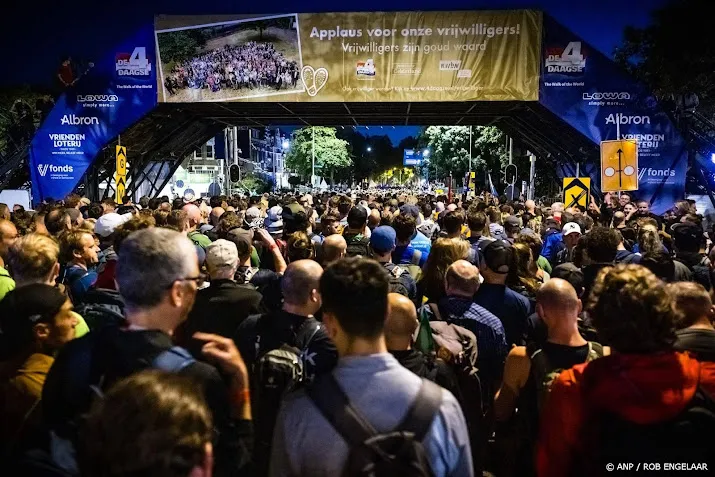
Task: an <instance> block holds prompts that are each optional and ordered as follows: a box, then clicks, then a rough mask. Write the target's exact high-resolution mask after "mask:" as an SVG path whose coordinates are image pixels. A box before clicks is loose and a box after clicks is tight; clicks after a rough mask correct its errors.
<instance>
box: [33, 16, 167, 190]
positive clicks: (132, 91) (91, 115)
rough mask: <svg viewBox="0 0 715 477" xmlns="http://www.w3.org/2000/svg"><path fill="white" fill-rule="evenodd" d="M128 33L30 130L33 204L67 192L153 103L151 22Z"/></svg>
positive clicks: (154, 98)
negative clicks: (103, 149)
mask: <svg viewBox="0 0 715 477" xmlns="http://www.w3.org/2000/svg"><path fill="white" fill-rule="evenodd" d="M128 38H129V40H128V41H125V42H123V43H121V44H119V45H118V46H117V47H116V49H115V50H114V51H111V52H109V54H108V55H107V56H106V57H103V58H100V59H98V60H96V61H95V63H94V67H92V68H91V69H90V70H88V71H87V72H86V74H85V75H83V76H82V77H81V78H79V80H78V81H77V83H76V84H75V85H74V86H71V87H69V88H67V90H66V91H65V92H64V93H63V94H62V95H61V96H60V97H59V99H58V100H57V101H56V103H55V106H54V108H53V109H52V111H51V112H50V114H49V115H48V116H47V118H46V119H45V121H44V122H43V123H42V125H41V126H40V128H39V129H38V131H37V133H36V134H35V137H34V138H33V140H32V145H31V149H30V177H31V180H32V196H33V202H34V203H35V204H37V203H39V202H41V201H42V200H44V199H47V198H54V199H62V198H64V197H65V196H66V195H67V194H69V193H70V192H72V190H73V189H74V188H75V187H76V186H77V185H78V184H79V181H80V180H81V179H82V176H83V175H84V173H85V172H86V171H87V168H88V167H89V165H90V164H91V163H92V161H93V160H94V159H95V157H96V156H97V154H99V152H100V150H101V149H102V148H103V147H104V146H106V145H107V144H108V143H109V142H110V141H112V140H113V139H114V138H116V137H117V135H119V134H120V133H121V132H122V131H123V130H125V129H126V128H128V127H129V126H131V125H132V124H133V123H135V122H136V121H137V120H139V119H140V118H141V117H142V116H144V115H145V114H146V113H148V112H149V111H150V110H151V109H153V108H154V107H155V106H156V103H157V98H156V53H155V42H154V28H153V26H152V25H151V24H148V25H147V26H146V27H145V28H143V29H141V30H140V31H137V32H136V34H134V35H128ZM131 154H132V151H128V155H129V158H130V163H131Z"/></svg>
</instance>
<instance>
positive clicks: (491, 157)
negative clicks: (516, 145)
mask: <svg viewBox="0 0 715 477" xmlns="http://www.w3.org/2000/svg"><path fill="white" fill-rule="evenodd" d="M505 141H506V139H505V136H504V133H502V132H501V131H500V130H499V129H498V128H496V127H494V126H472V170H473V171H479V170H481V171H484V170H488V171H491V172H492V174H495V173H496V174H498V171H499V170H500V169H501V168H502V166H504V165H505V164H506V162H507V159H508V158H507V154H506V147H505ZM419 143H420V147H421V148H424V147H427V148H429V150H430V155H429V176H430V178H432V179H434V178H439V179H444V178H446V177H447V176H449V174H450V172H451V173H452V175H453V177H454V178H455V179H456V180H457V181H460V180H461V179H462V178H463V177H464V175H465V174H466V173H467V171H468V170H469V126H429V127H427V128H425V129H424V130H423V131H422V133H421V134H420V137H419ZM434 174H436V177H435V175H434Z"/></svg>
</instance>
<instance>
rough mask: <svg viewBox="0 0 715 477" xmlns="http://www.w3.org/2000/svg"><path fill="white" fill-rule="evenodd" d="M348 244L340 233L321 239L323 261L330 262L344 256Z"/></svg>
mask: <svg viewBox="0 0 715 477" xmlns="http://www.w3.org/2000/svg"><path fill="white" fill-rule="evenodd" d="M347 249H348V244H347V242H346V241H345V238H344V237H343V236H342V235H338V234H333V235H328V236H327V237H325V240H324V241H323V263H331V262H334V261H336V260H338V259H340V258H343V257H344V256H345V252H346V251H347Z"/></svg>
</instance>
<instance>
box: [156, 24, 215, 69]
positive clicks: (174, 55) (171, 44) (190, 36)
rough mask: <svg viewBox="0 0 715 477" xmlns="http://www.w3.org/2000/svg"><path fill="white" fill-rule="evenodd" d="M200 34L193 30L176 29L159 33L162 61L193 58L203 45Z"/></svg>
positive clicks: (169, 61) (168, 61)
mask: <svg viewBox="0 0 715 477" xmlns="http://www.w3.org/2000/svg"><path fill="white" fill-rule="evenodd" d="M204 44H205V40H204V38H203V36H202V34H201V33H200V32H198V31H195V30H178V31H172V32H167V33H161V34H159V50H160V51H161V60H162V61H163V62H164V63H171V62H181V61H185V60H187V59H189V58H193V57H194V56H196V54H197V53H198V51H199V49H200V48H201V47H202V46H204Z"/></svg>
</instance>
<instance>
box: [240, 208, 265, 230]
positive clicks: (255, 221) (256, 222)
mask: <svg viewBox="0 0 715 477" xmlns="http://www.w3.org/2000/svg"><path fill="white" fill-rule="evenodd" d="M243 222H244V223H245V224H246V225H247V226H248V227H250V228H252V229H257V228H258V227H260V226H261V224H262V223H263V221H262V220H261V209H259V208H258V207H249V209H248V210H247V211H246V213H245V214H244V215H243Z"/></svg>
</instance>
